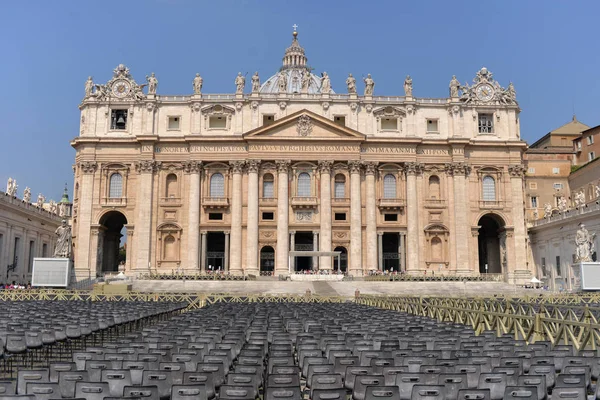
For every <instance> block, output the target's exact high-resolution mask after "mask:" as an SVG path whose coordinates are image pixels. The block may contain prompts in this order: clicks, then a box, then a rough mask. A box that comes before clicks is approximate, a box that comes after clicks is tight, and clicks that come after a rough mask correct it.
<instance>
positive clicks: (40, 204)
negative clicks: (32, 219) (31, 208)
mask: <svg viewBox="0 0 600 400" xmlns="http://www.w3.org/2000/svg"><path fill="white" fill-rule="evenodd" d="M45 201H46V198H45V197H44V196H42V194H41V193H39V194H38V198H37V202H36V203H35V205H36V206H38V207H39V208H44V202H45Z"/></svg>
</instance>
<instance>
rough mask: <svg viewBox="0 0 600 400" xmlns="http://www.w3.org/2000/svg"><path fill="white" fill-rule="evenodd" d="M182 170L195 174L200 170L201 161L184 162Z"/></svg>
mask: <svg viewBox="0 0 600 400" xmlns="http://www.w3.org/2000/svg"><path fill="white" fill-rule="evenodd" d="M183 170H184V171H185V172H188V173H193V174H197V173H199V172H200V171H201V170H202V161H184V162H183Z"/></svg>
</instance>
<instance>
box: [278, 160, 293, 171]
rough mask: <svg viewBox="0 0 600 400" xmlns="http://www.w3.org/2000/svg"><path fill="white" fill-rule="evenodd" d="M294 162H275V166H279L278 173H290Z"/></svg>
mask: <svg viewBox="0 0 600 400" xmlns="http://www.w3.org/2000/svg"><path fill="white" fill-rule="evenodd" d="M291 163H292V162H291V161H290V160H275V165H276V166H277V172H286V173H287V172H288V170H289V168H290V164H291Z"/></svg>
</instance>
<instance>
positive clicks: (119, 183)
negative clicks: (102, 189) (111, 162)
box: [108, 172, 123, 199]
mask: <svg viewBox="0 0 600 400" xmlns="http://www.w3.org/2000/svg"><path fill="white" fill-rule="evenodd" d="M122 196H123V177H122V176H121V174H118V173H116V172H115V173H114V174H112V175H111V176H110V179H109V183H108V197H109V198H111V199H115V198H119V199H120V198H121V197H122Z"/></svg>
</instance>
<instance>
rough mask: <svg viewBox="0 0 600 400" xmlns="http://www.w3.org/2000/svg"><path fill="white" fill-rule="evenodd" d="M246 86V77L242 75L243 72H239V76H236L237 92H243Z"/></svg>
mask: <svg viewBox="0 0 600 400" xmlns="http://www.w3.org/2000/svg"><path fill="white" fill-rule="evenodd" d="M244 86H246V78H245V77H244V76H242V73H241V72H238V74H237V76H236V77H235V93H236V94H243V93H244Z"/></svg>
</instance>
